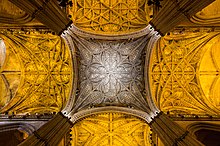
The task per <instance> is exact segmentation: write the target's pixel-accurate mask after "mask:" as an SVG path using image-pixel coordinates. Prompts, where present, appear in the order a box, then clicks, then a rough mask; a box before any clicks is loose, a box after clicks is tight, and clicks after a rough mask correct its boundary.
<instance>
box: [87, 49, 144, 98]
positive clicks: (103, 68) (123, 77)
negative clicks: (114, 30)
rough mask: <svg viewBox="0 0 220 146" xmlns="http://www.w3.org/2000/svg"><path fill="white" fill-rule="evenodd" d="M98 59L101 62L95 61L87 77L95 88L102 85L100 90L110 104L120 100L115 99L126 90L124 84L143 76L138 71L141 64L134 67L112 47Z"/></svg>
mask: <svg viewBox="0 0 220 146" xmlns="http://www.w3.org/2000/svg"><path fill="white" fill-rule="evenodd" d="M96 57H97V58H98V59H100V62H96V61H95V60H93V61H94V62H93V63H92V64H91V66H90V67H89V68H88V70H87V74H86V76H87V77H88V79H90V80H91V82H92V83H93V85H94V86H96V85H95V84H96V83H99V84H100V85H101V86H100V88H99V90H100V91H102V93H103V94H104V96H105V98H106V99H108V101H109V102H113V101H115V100H118V99H117V98H115V97H116V96H117V94H118V93H119V92H120V90H121V89H123V88H124V87H123V84H124V85H125V84H127V83H130V82H131V81H132V79H133V78H136V76H139V78H142V76H143V74H142V73H139V72H138V71H137V70H136V67H137V66H140V65H141V62H139V64H136V66H135V65H133V64H132V63H131V62H129V60H127V59H126V58H123V56H122V54H121V53H120V52H119V50H114V48H111V46H110V47H109V48H106V50H105V51H103V52H101V53H100V54H98V55H97V56H96Z"/></svg>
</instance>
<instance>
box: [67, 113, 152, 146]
mask: <svg viewBox="0 0 220 146" xmlns="http://www.w3.org/2000/svg"><path fill="white" fill-rule="evenodd" d="M71 134H72V142H71V143H72V146H82V145H83V146H149V145H150V139H149V138H150V127H149V126H148V125H147V124H146V123H145V122H144V121H142V120H140V119H139V118H136V117H134V116H131V115H126V114H122V113H112V112H109V113H102V114H96V115H91V116H88V117H86V118H84V119H82V120H80V121H78V122H77V123H76V124H75V125H74V126H73V128H72V132H71Z"/></svg>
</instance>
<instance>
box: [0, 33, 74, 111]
mask: <svg viewBox="0 0 220 146" xmlns="http://www.w3.org/2000/svg"><path fill="white" fill-rule="evenodd" d="M0 37H1V38H2V39H3V40H4V42H5V45H6V59H5V62H4V64H3V66H1V69H0V75H1V86H2V88H3V86H4V88H5V89H4V90H6V91H7V92H6V93H4V92H5V91H4V90H0V95H1V97H0V101H1V107H2V106H4V107H3V108H2V109H1V111H0V112H15V113H37V112H38V113H47V112H58V111H60V110H61V109H63V108H64V106H65V104H66V102H67V99H68V97H69V96H70V89H71V84H72V65H71V64H72V63H71V55H70V51H69V49H68V47H67V46H66V45H65V43H64V41H63V40H62V39H61V38H60V37H58V36H55V35H52V34H40V33H37V32H36V33H32V34H25V33H14V34H11V33H5V34H1V35H0ZM2 80H4V83H3V82H2ZM9 99H10V101H9ZM6 101H7V102H8V101H9V103H8V104H6ZM5 104H6V105H5Z"/></svg>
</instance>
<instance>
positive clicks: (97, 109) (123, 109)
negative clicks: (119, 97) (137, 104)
mask: <svg viewBox="0 0 220 146" xmlns="http://www.w3.org/2000/svg"><path fill="white" fill-rule="evenodd" d="M109 112H114V113H124V114H128V115H133V116H136V117H138V118H141V119H143V120H145V121H146V122H147V123H150V122H151V121H152V118H151V117H153V116H154V114H153V113H152V112H151V113H149V114H148V113H147V112H144V111H140V110H136V109H134V108H132V107H118V106H105V107H92V108H89V109H85V110H82V111H79V112H77V113H74V112H71V113H70V114H68V115H67V117H69V118H71V119H70V120H71V122H72V123H76V122H77V121H78V120H80V119H83V118H85V117H86V116H89V115H93V114H99V113H109Z"/></svg>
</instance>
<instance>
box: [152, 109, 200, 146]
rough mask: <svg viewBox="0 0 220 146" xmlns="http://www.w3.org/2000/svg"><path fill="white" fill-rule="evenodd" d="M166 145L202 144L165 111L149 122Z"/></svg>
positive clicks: (190, 145)
mask: <svg viewBox="0 0 220 146" xmlns="http://www.w3.org/2000/svg"><path fill="white" fill-rule="evenodd" d="M149 125H150V126H151V128H152V130H153V131H154V132H155V133H156V134H157V135H158V136H159V138H160V139H161V140H162V141H163V143H164V145H166V146H202V145H203V144H202V143H200V142H199V141H198V140H196V139H195V138H193V137H192V135H190V133H189V132H188V131H186V130H184V129H183V128H182V127H180V126H179V125H178V124H177V123H175V122H174V121H172V120H171V119H170V118H169V117H167V116H166V115H165V114H164V113H163V112H160V113H158V115H157V116H156V117H154V118H152V122H151V123H150V124H149Z"/></svg>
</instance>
